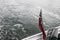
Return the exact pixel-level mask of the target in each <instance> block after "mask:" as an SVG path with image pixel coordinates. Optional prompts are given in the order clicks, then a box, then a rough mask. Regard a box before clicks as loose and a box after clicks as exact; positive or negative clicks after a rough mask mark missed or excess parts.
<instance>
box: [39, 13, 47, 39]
mask: <svg viewBox="0 0 60 40" xmlns="http://www.w3.org/2000/svg"><path fill="white" fill-rule="evenodd" d="M39 29H40V30H41V32H42V34H43V40H46V33H45V31H44V27H43V23H42V12H40V17H39Z"/></svg>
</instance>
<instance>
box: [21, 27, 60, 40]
mask: <svg viewBox="0 0 60 40" xmlns="http://www.w3.org/2000/svg"><path fill="white" fill-rule="evenodd" d="M56 28H57V29H58V33H60V26H58V27H56ZM45 32H46V34H47V31H45ZM42 36H43V35H42V33H38V34H35V35H32V36H30V37H27V38H24V39H22V40H43V37H42Z"/></svg>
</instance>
